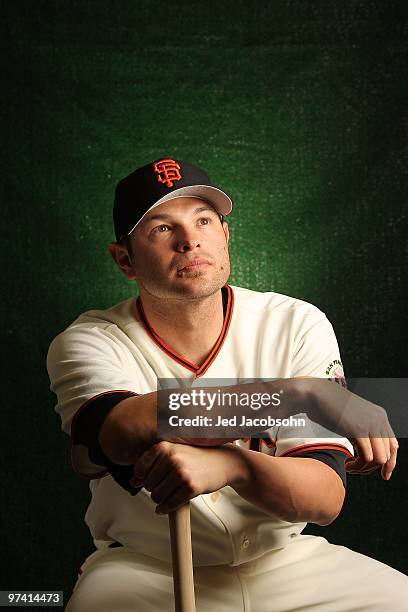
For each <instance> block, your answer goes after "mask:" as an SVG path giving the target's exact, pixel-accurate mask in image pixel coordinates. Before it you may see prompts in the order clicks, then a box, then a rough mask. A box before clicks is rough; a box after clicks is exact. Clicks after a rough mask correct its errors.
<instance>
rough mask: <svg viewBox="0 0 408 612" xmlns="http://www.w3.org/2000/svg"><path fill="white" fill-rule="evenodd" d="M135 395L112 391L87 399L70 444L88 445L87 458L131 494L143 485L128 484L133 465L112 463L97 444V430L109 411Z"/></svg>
mask: <svg viewBox="0 0 408 612" xmlns="http://www.w3.org/2000/svg"><path fill="white" fill-rule="evenodd" d="M135 395H137V394H136V393H133V392H131V391H112V392H108V393H103V394H101V395H98V396H96V397H95V398H93V399H91V400H89V401H88V402H87V403H86V404H85V405H84V406H83V407H82V408H81V410H80V412H79V413H78V416H77V418H76V419H75V426H74V428H73V430H72V433H71V436H72V444H83V445H85V446H87V447H88V453H89V458H90V459H91V461H92V462H93V463H96V464H97V465H103V466H104V467H106V469H107V471H108V472H109V473H110V474H111V476H112V478H114V480H115V481H116V482H117V483H118V484H119V485H120V486H121V487H123V488H124V489H125V490H126V491H128V492H129V493H130V494H131V495H137V493H139V491H141V489H142V488H143V487H132V486H131V485H130V484H129V480H130V478H131V477H132V476H133V465H117V464H115V463H112V462H111V461H110V460H109V459H108V458H107V457H106V455H105V453H104V452H103V450H102V448H101V446H100V444H99V432H100V430H101V428H102V425H103V422H104V420H105V419H106V417H107V416H108V414H109V413H110V411H111V410H112V409H113V408H114V407H115V406H116V404H118V403H119V402H121V401H122V400H124V399H126V398H127V397H132V396H135Z"/></svg>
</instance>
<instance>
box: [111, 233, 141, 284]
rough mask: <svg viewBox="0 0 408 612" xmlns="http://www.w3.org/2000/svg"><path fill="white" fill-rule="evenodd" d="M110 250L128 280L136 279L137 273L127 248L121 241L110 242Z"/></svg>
mask: <svg viewBox="0 0 408 612" xmlns="http://www.w3.org/2000/svg"><path fill="white" fill-rule="evenodd" d="M108 251H109V253H110V255H111V257H112V259H113V261H114V262H115V264H116V265H117V266H118V268H119V269H120V271H121V272H122V273H123V274H124V275H125V276H126V278H127V279H128V280H135V278H136V274H135V271H134V269H133V264H132V260H131V258H130V256H129V253H128V250H127V248H126V247H125V246H124V245H122V244H119V242H110V243H109V246H108Z"/></svg>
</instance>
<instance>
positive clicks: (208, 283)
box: [171, 274, 226, 299]
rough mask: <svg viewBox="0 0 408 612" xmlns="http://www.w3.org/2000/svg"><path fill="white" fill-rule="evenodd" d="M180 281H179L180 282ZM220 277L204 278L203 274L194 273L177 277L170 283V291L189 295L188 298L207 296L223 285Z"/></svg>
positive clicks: (179, 294)
mask: <svg viewBox="0 0 408 612" xmlns="http://www.w3.org/2000/svg"><path fill="white" fill-rule="evenodd" d="M180 281H181V282H180ZM225 283H226V281H225V282H224V281H223V280H221V279H209V278H205V275H199V274H197V275H194V276H189V277H188V278H187V277H184V278H177V279H176V280H175V282H174V283H173V284H172V287H171V292H172V293H174V294H177V295H178V296H180V297H181V296H183V297H189V298H190V299H199V298H203V297H208V296H210V295H213V294H214V293H216V292H217V291H219V290H220V289H221V288H222V287H223V286H224V285H225Z"/></svg>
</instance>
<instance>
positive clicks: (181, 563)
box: [169, 502, 196, 612]
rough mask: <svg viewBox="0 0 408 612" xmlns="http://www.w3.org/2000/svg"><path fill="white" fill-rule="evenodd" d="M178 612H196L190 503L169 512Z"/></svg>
mask: <svg viewBox="0 0 408 612" xmlns="http://www.w3.org/2000/svg"><path fill="white" fill-rule="evenodd" d="M169 527H170V542H171V558H172V561H173V585H174V603H175V610H176V612H195V609H196V607H195V598H194V579H193V556H192V550H191V524H190V502H188V503H187V504H185V505H184V506H181V508H179V509H178V510H176V511H175V512H169Z"/></svg>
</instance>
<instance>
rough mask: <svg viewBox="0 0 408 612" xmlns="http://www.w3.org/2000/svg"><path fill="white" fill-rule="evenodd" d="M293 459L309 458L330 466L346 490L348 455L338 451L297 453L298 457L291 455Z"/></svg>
mask: <svg viewBox="0 0 408 612" xmlns="http://www.w3.org/2000/svg"><path fill="white" fill-rule="evenodd" d="M291 456H293V457H308V458H309V459H317V460H318V461H322V462H323V463H325V464H326V465H328V466H330V467H331V468H332V469H333V470H334V471H335V472H336V473H337V474H338V475H339V476H340V478H341V480H342V482H343V485H344V488H346V486H347V476H346V466H345V461H346V459H347V457H348V455H346V453H342V452H341V451H337V450H326V449H322V450H313V451H309V452H307V451H305V452H303V453H297V454H296V455H291Z"/></svg>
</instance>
